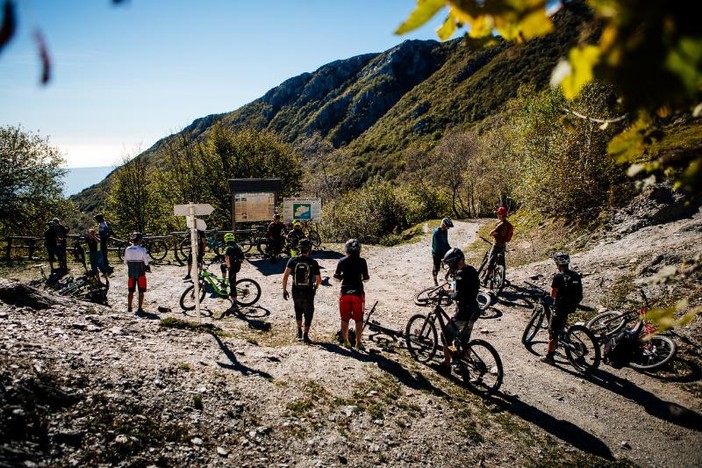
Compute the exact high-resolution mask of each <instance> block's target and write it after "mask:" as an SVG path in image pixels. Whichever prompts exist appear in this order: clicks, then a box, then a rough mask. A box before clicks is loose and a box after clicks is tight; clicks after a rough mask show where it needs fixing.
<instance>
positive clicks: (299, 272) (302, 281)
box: [293, 262, 312, 288]
mask: <svg viewBox="0 0 702 468" xmlns="http://www.w3.org/2000/svg"><path fill="white" fill-rule="evenodd" d="M293 286H295V287H298V288H309V287H312V275H311V266H310V264H309V263H307V262H297V263H296V264H295V268H294V269H293Z"/></svg>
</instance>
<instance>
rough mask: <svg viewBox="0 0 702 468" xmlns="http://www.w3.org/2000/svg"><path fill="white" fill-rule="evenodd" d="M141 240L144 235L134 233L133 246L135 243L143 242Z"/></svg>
mask: <svg viewBox="0 0 702 468" xmlns="http://www.w3.org/2000/svg"><path fill="white" fill-rule="evenodd" d="M143 240H144V234H142V233H140V232H134V233H133V234H132V242H134V243H135V244H136V243H139V242H141V241H143Z"/></svg>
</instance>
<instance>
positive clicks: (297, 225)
mask: <svg viewBox="0 0 702 468" xmlns="http://www.w3.org/2000/svg"><path fill="white" fill-rule="evenodd" d="M304 238H305V233H304V231H303V230H302V223H301V222H300V221H295V222H294V223H293V228H292V230H291V231H290V232H289V233H288V235H287V236H286V239H287V241H288V245H289V246H290V256H291V257H294V256H296V255H297V250H298V245H297V244H298V243H299V242H300V241H301V240H302V239H304Z"/></svg>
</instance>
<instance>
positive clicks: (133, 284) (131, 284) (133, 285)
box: [127, 275, 146, 292]
mask: <svg viewBox="0 0 702 468" xmlns="http://www.w3.org/2000/svg"><path fill="white" fill-rule="evenodd" d="M137 286H139V292H146V275H144V276H140V277H139V279H134V278H129V281H128V282H127V290H128V291H129V292H134V291H136V289H137Z"/></svg>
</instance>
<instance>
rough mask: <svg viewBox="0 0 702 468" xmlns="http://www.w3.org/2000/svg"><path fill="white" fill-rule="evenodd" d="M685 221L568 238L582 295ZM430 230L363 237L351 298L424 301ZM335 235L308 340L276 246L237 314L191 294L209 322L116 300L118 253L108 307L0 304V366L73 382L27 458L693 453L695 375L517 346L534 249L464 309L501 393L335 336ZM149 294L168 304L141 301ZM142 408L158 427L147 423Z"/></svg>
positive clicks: (173, 274)
mask: <svg viewBox="0 0 702 468" xmlns="http://www.w3.org/2000/svg"><path fill="white" fill-rule="evenodd" d="M701 225H702V220H701V219H700V216H699V214H698V215H697V216H696V217H694V218H693V219H690V220H684V221H680V222H677V223H671V224H669V225H666V226H665V227H664V228H650V229H649V228H645V229H642V230H640V231H637V232H636V233H634V234H633V235H631V236H628V237H627V238H623V239H621V240H618V241H613V242H606V243H602V244H601V245H599V246H597V247H596V248H594V249H593V250H591V251H589V252H587V253H585V254H582V255H575V256H574V263H575V265H576V266H578V267H579V268H580V270H581V271H583V272H585V273H586V276H585V282H586V289H587V291H588V294H589V295H588V296H587V297H586V302H589V303H593V304H597V303H598V301H599V298H598V296H597V294H598V291H600V290H602V288H603V287H605V286H606V285H607V284H609V282H611V281H614V280H615V279H616V277H617V275H618V274H619V275H621V274H622V273H625V272H628V271H630V270H632V269H635V268H636V265H639V264H641V263H642V262H643V261H644V260H645V259H647V258H648V257H652V256H654V255H655V254H656V252H660V250H661V249H671V250H675V249H690V248H697V249H699V246H700V239H702V232H701V231H702V230H701V229H700V226H701ZM478 227H479V225H478V224H477V223H468V222H457V223H456V227H455V228H454V229H452V230H451V231H450V234H449V238H450V242H451V244H452V245H459V246H463V245H466V244H468V243H470V242H471V241H472V240H473V239H474V236H475V232H476V231H477V228H478ZM429 245H430V233H429V232H427V233H426V235H425V238H424V239H423V240H422V241H420V242H418V243H413V244H407V245H402V246H397V247H393V248H383V247H365V246H364V249H363V252H362V255H363V256H364V257H366V258H367V260H368V264H369V269H370V276H371V279H370V281H369V282H368V283H367V285H366V290H367V303H368V306H369V307H370V305H372V304H373V303H374V302H375V301H376V300H377V301H378V302H379V303H378V311H377V315H376V317H377V318H378V320H380V321H381V322H382V323H383V324H384V325H387V326H389V327H392V328H396V329H398V330H401V329H403V328H404V325H405V323H406V321H407V319H408V318H409V317H410V316H411V315H413V314H415V313H417V312H419V311H422V308H421V307H417V306H415V305H414V304H413V302H412V299H411V298H412V296H413V294H414V293H415V292H416V291H417V290H419V289H420V288H422V287H424V286H426V285H429V284H430V283H431V274H430V269H431V257H430V248H429ZM341 248H342V246H341V245H326V246H325V249H324V250H323V251H321V252H318V253H317V254H316V258H317V259H318V260H319V262H320V264H321V266H322V268H323V270H322V274H323V276H324V277H325V281H324V282H323V284H324V286H322V287H321V288H320V291H319V292H318V295H317V298H316V311H315V318H314V322H313V328H312V333H311V336H312V338H313V340H314V341H315V344H314V345H311V346H307V345H303V344H301V343H298V342H297V341H296V340H295V339H294V330H295V328H294V314H293V311H292V302H291V301H285V300H284V299H283V297H282V291H281V283H280V280H281V274H280V273H281V272H282V270H283V268H284V266H285V265H284V263H282V262H281V263H276V264H271V263H270V262H268V261H263V260H257V259H254V258H252V260H251V262H250V263H247V264H245V265H244V267H243V269H242V272H241V273H240V276H241V277H251V278H253V279H255V280H256V281H258V282H259V283H260V284H261V287H262V289H263V297H262V299H261V301H260V302H259V303H258V304H257V305H256V307H253V308H250V309H248V310H247V312H246V316H244V317H239V318H227V319H224V320H216V319H213V318H212V316H211V315H208V314H212V315H214V316H215V317H218V316H219V314H220V313H221V311H222V310H224V309H225V308H226V307H227V304H225V302H224V301H221V300H218V299H210V298H208V299H206V301H205V304H204V306H205V309H204V310H205V313H204V315H203V316H202V318H201V322H202V323H203V324H205V325H212V326H213V327H217V328H219V329H221V332H218V333H194V332H193V331H191V330H188V329H179V328H169V327H163V326H160V325H159V321H158V320H148V317H147V318H138V317H134V316H133V315H132V314H128V313H127V311H126V288H125V284H124V281H123V276H124V271H123V268H122V267H121V266H118V267H117V271H116V274H115V279H114V281H113V286H112V289H111V291H110V298H111V302H112V308H111V309H106V308H103V307H99V306H94V305H84V304H80V305H76V306H67V305H65V304H57V305H55V306H54V307H53V308H52V309H49V313H46V312H45V311H43V312H37V311H34V310H30V308H28V307H17V306H5V305H3V306H2V307H0V320H1V321H4V323H5V325H4V326H3V332H1V338H2V339H1V341H0V343H2V351H3V354H5V356H7V358H6V359H5V360H3V359H4V358H2V357H0V370H2V372H4V373H5V374H4V375H5V376H6V379H7V378H10V380H11V381H13V382H15V384H14V387H13V388H20V387H18V384H17V382H22V381H29V380H32V379H39V378H40V377H41V378H44V379H48V377H47V375H49V374H51V375H54V376H56V375H63V377H56V381H57V382H59V383H58V384H57V385H59V384H60V387H61V388H62V389H63V391H64V392H66V393H69V394H73V393H76V394H77V395H79V397H76V398H78V400H79V403H76V404H75V405H77V406H78V407H76V406H71V405H67V406H65V408H64V407H60V408H59V409H54V410H52V411H51V412H49V415H47V416H46V417H47V418H48V419H49V421H50V424H49V425H48V427H49V429H48V431H49V439H50V440H54V439H56V440H57V441H60V440H64V439H65V438H66V437H69V436H70V434H74V433H76V432H78V433H80V434H81V436H80V437H79V438H78V442H75V441H74V443H73V445H71V444H65V443H64V445H63V446H61V447H62V448H55V449H54V451H55V453H54V454H53V455H49V454H45V453H43V452H41V451H37V450H38V449H34V450H35V452H33V455H32V456H30V457H29V459H30V460H32V461H34V462H37V463H39V464H41V463H45V464H49V465H51V464H56V463H58V464H65V463H67V462H68V460H70V459H76V460H78V461H80V462H82V463H88V464H90V463H94V462H104V463H112V464H119V462H118V461H117V460H125V461H126V462H127V463H142V462H143V463H146V464H149V463H155V464H170V465H175V466H186V465H207V466H224V465H237V466H271V465H274V466H329V465H344V464H350V465H353V466H374V465H377V464H385V465H389V466H417V465H422V466H426V465H434V466H446V465H452V466H453V465H456V464H469V465H476V464H481V465H483V466H505V465H508V464H513V465H520V466H521V465H541V464H549V463H552V464H556V463H558V464H562V463H565V464H589V465H592V464H602V463H604V462H606V461H607V460H609V461H615V460H620V461H625V460H629V461H631V462H633V463H634V464H637V465H641V466H700V465H702V455H701V453H702V451H700V450H699V446H700V442H701V441H702V437H701V432H700V430H701V429H702V419H701V416H700V414H701V413H702V398H700V394H701V392H700V384H699V376H698V377H697V379H688V380H691V382H692V383H680V382H674V381H666V380H659V379H656V378H654V377H652V376H649V375H644V374H640V373H637V372H634V371H632V370H630V369H621V370H615V369H612V368H610V367H602V368H601V369H600V370H599V371H598V372H597V373H596V374H595V375H594V376H593V377H590V378H587V379H586V378H583V376H581V375H579V374H577V373H575V372H574V371H573V370H572V369H571V368H570V367H569V366H568V364H567V362H565V360H564V359H563V358H562V357H561V358H560V359H558V361H559V362H558V365H557V366H548V365H545V364H542V363H540V362H538V357H539V356H538V355H539V354H543V352H544V349H545V336H542V335H539V336H538V337H537V340H536V341H537V343H536V344H535V345H534V347H533V352H531V351H529V350H527V349H525V348H524V347H523V346H522V345H521V342H520V337H521V333H522V331H523V329H524V326H525V324H526V321H527V318H528V314H529V310H528V308H527V307H525V306H526V302H525V300H524V298H523V297H521V296H520V294H521V293H520V290H519V289H518V286H519V285H520V284H521V282H522V281H523V280H524V279H527V278H528V277H531V276H533V275H538V274H541V275H542V276H543V277H544V278H545V277H548V275H550V273H551V265H550V263H548V262H546V263H538V264H534V265H529V266H527V267H524V268H521V269H516V270H510V271H508V278H509V279H510V280H511V281H512V283H513V284H514V286H517V288H514V287H512V288H507V289H506V290H505V294H504V296H503V298H502V301H501V303H498V304H496V305H495V307H494V309H493V310H492V313H491V315H492V317H493V318H490V319H485V320H481V321H480V322H479V323H478V325H477V326H476V329H475V333H476V334H480V335H481V337H482V338H485V339H486V340H488V341H490V342H491V343H492V344H494V346H495V348H496V349H497V350H498V351H499V353H500V355H501V357H502V360H503V363H504V368H505V380H504V383H503V386H502V389H501V392H500V395H498V396H497V397H496V398H494V399H492V400H484V399H482V398H480V397H479V396H475V395H472V394H470V393H469V392H467V391H465V390H464V389H463V388H462V386H461V385H460V383H459V382H458V381H457V380H456V379H447V378H445V377H442V376H440V375H439V374H438V373H437V372H436V371H435V370H434V369H433V368H432V367H430V366H424V365H420V364H417V363H415V362H413V361H412V360H411V359H410V358H409V356H408V354H407V353H406V351H405V350H404V348H403V346H402V343H399V342H393V341H392V340H390V339H387V338H386V339H385V340H378V337H375V338H374V339H373V340H371V338H370V336H366V337H365V339H366V342H367V343H368V344H369V347H370V349H369V352H368V353H357V352H350V351H347V350H345V349H343V348H341V347H339V346H338V345H337V343H336V341H335V339H334V334H335V332H336V330H338V326H339V322H338V312H337V305H336V300H337V295H338V284H336V283H335V282H334V280H333V279H331V276H332V274H333V271H334V268H335V266H336V263H337V261H338V259H339V258H340V257H341V254H339V253H338V252H339V251H341ZM624 253H626V255H624ZM623 256H625V257H627V258H633V256H636V257H637V258H638V260H637V263H636V265H634V263H633V262H632V263H631V265H630V264H629V263H628V261H627V260H624V261H623V262H622V261H621V260H620V259H621V257H623ZM216 270H217V266H216V265H213V266H212V271H216ZM615 273H616V274H615ZM183 274H184V269H183V268H182V267H177V266H168V265H166V266H154V268H153V273H151V274H150V275H149V288H150V289H149V291H148V293H147V305H146V310H147V312H149V315H150V317H151V318H166V317H169V316H170V317H174V318H178V319H188V320H194V319H192V318H188V317H186V316H184V315H183V314H182V313H181V311H180V308H179V305H178V299H179V297H180V294H181V293H182V291H183V290H184V289H185V287H186V284H185V283H182V282H181V281H180V278H181V277H182V276H183ZM543 281H544V282H545V280H543ZM159 306H161V307H168V308H170V309H171V310H172V312H171V313H157V307H159ZM698 321H699V319H698ZM195 322H196V319H195ZM213 330H214V329H213ZM10 363H12V365H14V366H16V367H15V368H12V367H11V366H10ZM37 369H39V370H37ZM698 370H699V369H698ZM7 376H10V377H7ZM42 376H43V377H42ZM13 379H14V380H13ZM22 379H24V380H22ZM8 394H9V393H8ZM198 399H199V401H200V403H199V404H198V402H197V401H198ZM130 408H131V409H130ZM135 408H136V410H135ZM105 409H108V410H109V411H105ZM96 411H99V412H101V413H102V414H103V416H102V418H100V417H96V416H95V414H94V412H96ZM105 413H109V414H112V413H114V414H115V415H121V416H119V418H118V417H117V416H115V421H109V422H111V424H109V425H108V424H107V422H101V421H102V420H104V419H105V418H107V417H108V416H107V415H106V414H105ZM5 414H6V415H7V414H9V413H5ZM138 415H141V417H139V416H138ZM7 417H10V416H7ZM116 419H119V421H116ZM154 420H155V421H157V424H156V426H157V427H152V426H150V425H149V424H150V421H154ZM117 422H119V424H117ZM112 423H114V424H112ZM101 424H102V425H101ZM110 427H111V429H110ZM135 427H136V428H138V429H139V430H138V431H137V430H134V428H135ZM115 428H117V429H115ZM149 431H151V432H149ZM144 433H149V434H151V433H153V435H151V437H150V438H145V437H143V434H144ZM57 434H58V435H57ZM67 434H68V435H67ZM140 434H142V435H140ZM76 437H77V436H76ZM69 438H70V437H69ZM115 446H117V447H118V448H119V450H117V449H115ZM18 447H22V450H26V451H30V452H31V450H30V448H27V447H26V446H22V444H19V443H18V444H17V445H13V450H20V449H19V448H18ZM88 447H93V448H92V449H89V448H88ZM115 450H117V451H116V454H115ZM1 455H2V452H0V461H2V460H3V458H2V456H1ZM7 457H8V455H5V458H6V459H7ZM111 457H112V458H111Z"/></svg>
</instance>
